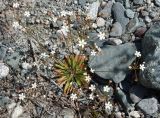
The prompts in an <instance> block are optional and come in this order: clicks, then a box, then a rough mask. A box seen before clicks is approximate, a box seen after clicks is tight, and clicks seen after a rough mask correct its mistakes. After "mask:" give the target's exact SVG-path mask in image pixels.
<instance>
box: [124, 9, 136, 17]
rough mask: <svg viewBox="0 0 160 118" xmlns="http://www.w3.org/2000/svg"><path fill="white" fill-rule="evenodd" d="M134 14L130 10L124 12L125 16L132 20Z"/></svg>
mask: <svg viewBox="0 0 160 118" xmlns="http://www.w3.org/2000/svg"><path fill="white" fill-rule="evenodd" d="M134 14H135V12H133V11H132V10H131V9H127V10H126V15H127V17H128V18H134Z"/></svg>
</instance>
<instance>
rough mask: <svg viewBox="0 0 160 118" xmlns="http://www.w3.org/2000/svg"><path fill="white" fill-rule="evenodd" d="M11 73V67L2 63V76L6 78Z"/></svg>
mask: <svg viewBox="0 0 160 118" xmlns="http://www.w3.org/2000/svg"><path fill="white" fill-rule="evenodd" d="M8 74H9V67H8V66H6V65H4V63H0V78H4V77H6V76H7V75H8Z"/></svg>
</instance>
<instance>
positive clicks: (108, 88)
mask: <svg viewBox="0 0 160 118" xmlns="http://www.w3.org/2000/svg"><path fill="white" fill-rule="evenodd" d="M110 90H111V88H110V87H109V86H107V85H106V86H105V87H103V91H104V92H109V91H110Z"/></svg>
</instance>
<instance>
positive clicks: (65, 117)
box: [57, 108, 75, 118]
mask: <svg viewBox="0 0 160 118" xmlns="http://www.w3.org/2000/svg"><path fill="white" fill-rule="evenodd" d="M74 116H75V113H74V111H73V110H72V109H69V108H66V109H63V110H62V111H61V112H60V114H59V116H58V117H57V118H74Z"/></svg>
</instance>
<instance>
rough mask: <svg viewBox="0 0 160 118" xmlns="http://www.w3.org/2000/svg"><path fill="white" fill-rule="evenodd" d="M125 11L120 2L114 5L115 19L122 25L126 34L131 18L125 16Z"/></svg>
mask: <svg viewBox="0 0 160 118" xmlns="http://www.w3.org/2000/svg"><path fill="white" fill-rule="evenodd" d="M125 11H126V10H125V8H124V6H123V5H122V4H121V3H119V2H116V3H114V4H113V6H112V12H113V17H114V19H115V20H116V21H117V22H119V23H120V24H121V26H122V28H123V32H125V29H126V25H127V24H128V23H129V18H127V17H126V16H125Z"/></svg>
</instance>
